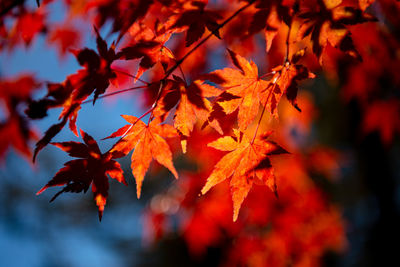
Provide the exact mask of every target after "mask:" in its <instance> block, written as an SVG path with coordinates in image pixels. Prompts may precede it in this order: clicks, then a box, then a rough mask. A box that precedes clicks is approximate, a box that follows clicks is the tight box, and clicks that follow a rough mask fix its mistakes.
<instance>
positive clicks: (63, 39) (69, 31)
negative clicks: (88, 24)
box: [48, 25, 81, 56]
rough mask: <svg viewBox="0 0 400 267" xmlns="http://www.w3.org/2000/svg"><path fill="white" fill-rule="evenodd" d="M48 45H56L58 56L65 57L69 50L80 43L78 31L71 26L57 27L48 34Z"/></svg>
mask: <svg viewBox="0 0 400 267" xmlns="http://www.w3.org/2000/svg"><path fill="white" fill-rule="evenodd" d="M48 42H49V43H55V44H56V45H57V48H58V51H59V54H60V55H61V56H65V55H66V53H67V52H68V50H69V49H70V48H74V47H78V46H79V44H80V43H81V38H80V34H79V31H78V30H77V29H75V28H74V27H73V26H71V25H58V26H56V27H55V28H54V29H52V31H51V32H50V36H49V40H48Z"/></svg>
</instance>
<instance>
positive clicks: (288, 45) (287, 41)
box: [283, 23, 292, 64]
mask: <svg viewBox="0 0 400 267" xmlns="http://www.w3.org/2000/svg"><path fill="white" fill-rule="evenodd" d="M288 27H289V30H288V33H287V36H286V55H285V60H284V62H283V64H285V63H286V62H287V61H289V52H290V51H289V49H290V42H289V41H290V32H291V30H292V24H291V23H290V25H289V26H288Z"/></svg>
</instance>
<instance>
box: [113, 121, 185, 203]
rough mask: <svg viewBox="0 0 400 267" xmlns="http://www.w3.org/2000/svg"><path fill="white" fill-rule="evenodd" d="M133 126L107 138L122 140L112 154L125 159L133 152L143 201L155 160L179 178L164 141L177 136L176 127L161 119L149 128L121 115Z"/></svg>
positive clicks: (138, 185)
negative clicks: (148, 174) (146, 183)
mask: <svg viewBox="0 0 400 267" xmlns="http://www.w3.org/2000/svg"><path fill="white" fill-rule="evenodd" d="M122 117H123V118H124V119H125V120H126V121H127V122H129V123H130V124H128V125H125V126H124V127H122V128H120V129H118V130H117V131H116V132H114V133H112V134H111V135H110V136H108V137H106V138H113V137H118V136H120V137H121V139H120V140H119V141H118V142H117V143H116V144H115V145H114V146H113V147H112V149H111V150H110V153H113V154H115V155H118V156H125V155H127V154H128V153H129V152H130V151H131V150H133V153H132V157H131V159H132V164H131V168H132V174H133V176H134V177H135V180H136V190H137V196H138V198H140V194H141V188H142V183H143V179H144V176H145V174H146V172H147V170H148V168H149V166H150V163H151V161H152V159H155V160H156V161H157V162H158V163H160V164H161V165H163V166H165V167H166V168H167V169H168V170H170V171H171V173H172V174H173V175H174V176H175V178H178V173H177V172H176V170H175V167H174V165H173V163H172V153H171V150H170V148H169V145H168V143H167V142H166V141H165V140H164V138H163V137H176V136H178V134H177V132H176V130H175V128H174V127H172V126H171V125H168V124H160V122H161V121H160V120H159V119H157V118H156V119H154V120H153V121H151V122H150V124H149V125H146V124H145V123H144V122H142V121H141V120H139V119H138V118H137V117H134V116H129V115H122Z"/></svg>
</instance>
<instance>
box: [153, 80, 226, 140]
mask: <svg viewBox="0 0 400 267" xmlns="http://www.w3.org/2000/svg"><path fill="white" fill-rule="evenodd" d="M173 78H174V79H173V80H171V79H167V80H166V81H165V83H164V86H163V89H162V92H163V93H162V96H161V97H160V100H159V101H158V104H157V106H156V108H155V110H154V112H153V114H154V115H155V116H159V117H163V116H165V114H167V113H168V112H169V111H170V110H171V109H172V108H173V107H175V106H176V105H177V104H178V106H177V108H176V110H175V115H174V126H175V128H176V129H177V130H178V131H179V133H181V134H182V135H184V136H186V137H188V136H190V133H191V132H192V131H193V127H194V125H195V123H196V121H197V119H200V120H202V121H207V120H208V116H209V112H210V111H211V103H210V101H209V100H208V99H207V98H205V97H214V96H217V95H218V94H219V93H220V90H219V89H218V88H215V87H214V86H211V85H208V84H205V83H204V81H201V80H196V81H194V82H193V83H192V84H190V85H187V84H186V82H185V81H184V80H183V79H181V78H180V77H177V76H175V75H173ZM208 123H209V124H210V126H211V127H213V128H214V129H216V130H217V131H218V132H220V133H221V132H222V130H221V129H220V126H219V124H218V122H217V121H208Z"/></svg>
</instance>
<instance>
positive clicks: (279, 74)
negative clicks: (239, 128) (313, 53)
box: [262, 49, 315, 116]
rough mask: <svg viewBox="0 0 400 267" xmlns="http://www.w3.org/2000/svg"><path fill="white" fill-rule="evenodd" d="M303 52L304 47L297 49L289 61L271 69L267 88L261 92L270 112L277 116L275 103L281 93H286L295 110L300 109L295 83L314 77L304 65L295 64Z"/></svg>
mask: <svg viewBox="0 0 400 267" xmlns="http://www.w3.org/2000/svg"><path fill="white" fill-rule="evenodd" d="M304 54H305V49H302V50H299V51H298V52H297V53H295V54H294V55H293V56H292V58H291V59H290V60H289V61H286V62H285V64H284V65H280V66H277V67H275V68H273V69H272V71H273V73H274V76H273V77H272V79H271V83H270V84H269V85H268V88H267V90H265V91H264V92H263V94H264V97H262V98H263V99H265V100H266V101H267V102H266V107H267V109H268V110H269V111H270V112H271V114H273V115H275V116H277V105H278V103H279V101H280V99H281V97H282V95H283V94H286V98H287V99H288V100H289V102H290V103H291V104H292V105H293V106H294V107H295V108H296V109H297V110H299V111H301V110H300V108H299V107H298V105H297V102H296V98H297V91H298V87H297V83H298V82H299V81H301V80H304V79H307V78H311V79H312V78H315V75H314V74H313V73H312V72H310V71H309V70H308V69H307V68H306V67H304V66H303V65H300V64H296V63H297V62H298V61H299V60H300V58H301V57H303V56H304ZM264 105H265V104H264Z"/></svg>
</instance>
